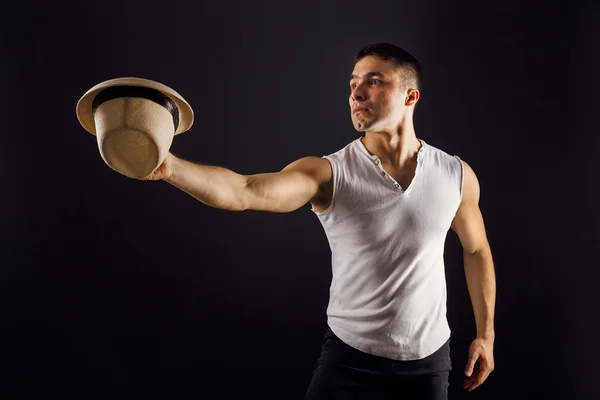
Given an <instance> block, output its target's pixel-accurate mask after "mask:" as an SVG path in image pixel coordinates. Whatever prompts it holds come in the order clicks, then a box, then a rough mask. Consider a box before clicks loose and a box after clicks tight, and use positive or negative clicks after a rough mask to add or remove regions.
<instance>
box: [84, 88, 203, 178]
mask: <svg viewBox="0 0 600 400" xmlns="http://www.w3.org/2000/svg"><path fill="white" fill-rule="evenodd" d="M76 111H77V119H78V120H79V123H80V124H81V125H82V126H83V128H84V129H85V130H86V131H88V132H89V133H91V134H92V135H95V136H96V138H97V142H98V148H99V150H100V155H101V156H102V159H103V160H104V161H105V162H106V164H107V165H108V166H109V167H111V168H112V169H113V170H115V171H117V172H120V173H121V174H123V175H125V176H128V177H130V178H137V179H139V178H144V177H146V176H148V175H150V174H151V173H152V172H153V171H154V170H155V169H156V168H158V167H159V166H160V165H161V164H162V162H163V161H164V159H165V157H166V156H167V153H168V152H169V149H170V147H171V144H172V142H173V137H174V136H175V135H179V134H180V133H183V132H185V131H187V130H188V129H190V127H191V126H192V123H193V122H194V112H193V110H192V107H190V105H189V104H188V103H187V102H186V101H185V99H184V98H183V97H182V96H181V95H180V94H179V93H177V92H176V91H174V90H173V89H171V88H170V87H168V86H165V85H163V84H162V83H159V82H155V81H152V80H148V79H142V78H117V79H111V80H108V81H105V82H101V83H99V84H97V85H96V86H94V87H93V88H91V89H90V90H88V91H87V92H86V93H85V94H84V95H83V96H82V97H81V98H80V99H79V101H78V102H77V108H76Z"/></svg>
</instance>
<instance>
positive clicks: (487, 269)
mask: <svg viewBox="0 0 600 400" xmlns="http://www.w3.org/2000/svg"><path fill="white" fill-rule="evenodd" d="M463 165H464V179H463V194H462V201H461V204H460V206H459V208H458V211H457V212H456V215H455V217H454V220H453V221H452V225H451V227H452V230H453V231H454V232H456V234H457V235H458V238H459V240H460V243H461V245H462V247H463V255H464V268H465V276H466V279H467V287H468V289H469V294H470V297H471V303H472V305H473V312H474V314H475V322H476V326H477V336H476V338H475V340H474V341H473V343H472V344H471V347H470V348H469V360H468V362H467V366H466V368H465V375H466V376H467V378H466V379H465V381H464V383H463V388H465V389H467V390H468V391H469V392H470V391H472V390H474V389H475V388H477V387H478V386H479V385H481V384H482V383H483V382H484V381H485V380H486V379H487V377H488V376H489V374H490V373H491V372H492V371H493V370H494V353H493V351H494V350H493V349H494V339H495V333H494V307H495V301H496V276H495V272H494V263H493V260H492V251H491V249H490V245H489V243H488V240H487V235H486V232H485V225H484V222H483V216H482V215H481V210H480V209H479V193H480V189H479V181H478V180H477V176H476V175H475V172H473V169H471V167H470V166H469V165H468V164H467V163H466V162H464V161H463ZM475 363H478V364H479V369H478V370H477V371H474V369H475Z"/></svg>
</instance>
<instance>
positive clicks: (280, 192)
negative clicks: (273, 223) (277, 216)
mask: <svg viewBox="0 0 600 400" xmlns="http://www.w3.org/2000/svg"><path fill="white" fill-rule="evenodd" d="M324 163H327V161H326V160H323V159H321V158H318V157H305V158H301V159H299V160H297V161H294V162H293V163H291V164H290V165H288V166H286V167H285V168H284V169H282V170H281V171H279V172H272V173H264V174H256V175H249V176H247V177H246V182H247V183H246V187H247V189H248V190H247V192H248V204H247V208H248V209H252V210H260V211H272V212H290V211H294V210H296V209H298V208H300V207H302V206H303V205H305V204H306V203H308V202H309V201H310V200H311V199H312V198H313V197H315V196H316V195H317V193H318V192H319V188H320V185H321V182H322V180H323V174H324V172H323V167H324V166H325V164H324Z"/></svg>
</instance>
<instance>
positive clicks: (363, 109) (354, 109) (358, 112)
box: [352, 107, 367, 114]
mask: <svg viewBox="0 0 600 400" xmlns="http://www.w3.org/2000/svg"><path fill="white" fill-rule="evenodd" d="M365 111H367V109H366V108H364V107H356V108H353V109H352V114H360V113H362V112H365Z"/></svg>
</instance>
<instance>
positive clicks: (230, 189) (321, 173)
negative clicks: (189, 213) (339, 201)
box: [164, 155, 331, 212]
mask: <svg viewBox="0 0 600 400" xmlns="http://www.w3.org/2000/svg"><path fill="white" fill-rule="evenodd" d="M169 157H170V159H169V173H168V175H167V176H166V177H165V178H164V180H165V181H167V182H169V183H170V184H172V185H173V186H175V187H178V188H179V189H181V190H183V191H184V192H186V193H188V194H190V195H191V196H193V197H195V198H196V199H198V200H199V201H201V202H202V203H204V204H206V205H208V206H210V207H215V208H220V209H224V210H230V211H243V210H259V211H272V212H290V211H294V210H296V209H298V208H300V207H301V206H303V205H304V204H306V203H307V202H309V201H311V200H314V199H317V198H319V197H320V196H321V195H322V190H321V189H322V188H323V187H324V185H325V184H326V183H327V182H328V181H329V180H331V170H330V166H329V162H328V161H327V160H325V159H322V158H318V157H305V158H302V159H299V160H297V161H295V162H293V163H291V164H290V165H288V166H287V167H285V168H284V169H283V170H281V171H279V172H272V173H264V174H256V175H241V174H238V173H236V172H234V171H231V170H229V169H226V168H222V167H216V166H208V165H200V164H194V163H191V162H189V161H186V160H182V159H179V158H176V157H175V156H173V155H170V156H169Z"/></svg>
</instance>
